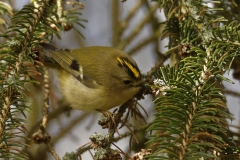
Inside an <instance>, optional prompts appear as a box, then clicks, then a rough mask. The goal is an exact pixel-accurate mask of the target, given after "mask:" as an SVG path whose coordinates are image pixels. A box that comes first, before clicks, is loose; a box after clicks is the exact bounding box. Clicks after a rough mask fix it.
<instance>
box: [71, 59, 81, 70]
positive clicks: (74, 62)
mask: <svg viewBox="0 0 240 160" xmlns="http://www.w3.org/2000/svg"><path fill="white" fill-rule="evenodd" d="M70 68H72V69H74V70H76V71H79V68H80V67H79V64H78V62H77V61H76V60H72V63H71V65H70Z"/></svg>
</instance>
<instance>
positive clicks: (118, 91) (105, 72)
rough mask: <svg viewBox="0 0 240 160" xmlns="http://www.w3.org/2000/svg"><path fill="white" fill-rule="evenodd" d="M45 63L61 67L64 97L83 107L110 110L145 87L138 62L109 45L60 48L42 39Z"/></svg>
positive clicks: (74, 105)
mask: <svg viewBox="0 0 240 160" xmlns="http://www.w3.org/2000/svg"><path fill="white" fill-rule="evenodd" d="M40 46H41V48H42V49H43V52H44V53H43V54H44V64H46V66H47V67H49V68H55V69H57V70H58V71H59V74H58V81H59V89H60V92H61V94H62V97H63V100H64V101H65V102H66V103H67V104H69V105H70V106H71V107H72V108H75V109H78V110H82V111H93V110H97V111H100V112H104V111H107V110H109V109H111V108H113V107H116V106H119V105H121V104H123V103H125V102H127V101H128V100H129V99H131V98H133V96H134V95H135V94H136V93H138V92H139V90H140V89H141V88H142V86H143V83H142V75H141V72H140V70H139V68H138V65H137V63H136V62H135V61H134V60H133V59H132V58H131V57H130V56H129V55H128V54H127V53H125V52H123V51H121V50H119V49H116V48H112V47H107V46H90V47H83V48H78V49H59V48H57V47H55V46H53V45H51V44H48V43H40Z"/></svg>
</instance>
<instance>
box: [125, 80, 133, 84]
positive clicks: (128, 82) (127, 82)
mask: <svg viewBox="0 0 240 160" xmlns="http://www.w3.org/2000/svg"><path fill="white" fill-rule="evenodd" d="M123 83H124V84H130V83H132V81H131V80H125V81H123Z"/></svg>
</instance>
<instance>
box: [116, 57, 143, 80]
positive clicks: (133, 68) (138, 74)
mask: <svg viewBox="0 0 240 160" xmlns="http://www.w3.org/2000/svg"><path fill="white" fill-rule="evenodd" d="M117 60H118V62H119V63H121V64H122V65H123V64H125V65H126V66H127V67H128V69H130V70H131V71H132V73H133V74H134V76H135V77H136V78H138V77H139V76H140V73H139V71H138V69H137V68H135V67H133V66H132V65H131V64H130V63H129V62H128V61H126V60H124V59H121V58H120V57H117Z"/></svg>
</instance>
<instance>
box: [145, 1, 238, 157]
mask: <svg viewBox="0 0 240 160" xmlns="http://www.w3.org/2000/svg"><path fill="white" fill-rule="evenodd" d="M218 2H219V3H220V1H203V0H196V1H184V0H181V1H176V0H175V1H172V0H165V1H161V0H160V1H158V3H159V6H160V8H164V11H165V14H166V17H167V21H166V28H165V31H164V34H163V38H165V37H168V38H169V45H168V47H169V48H170V49H169V51H168V52H167V54H171V55H175V57H176V64H175V65H174V66H173V67H169V66H167V67H161V68H160V69H159V70H157V71H156V72H155V73H154V77H155V81H154V85H153V86H152V88H153V89H154V90H155V91H156V93H157V94H156V98H155V100H154V102H155V105H156V110H157V114H156V115H155V119H154V120H153V124H152V125H151V126H150V128H149V130H151V131H155V132H154V134H153V135H152V138H151V140H150V141H149V143H151V144H153V145H156V147H157V150H156V151H155V153H154V154H153V155H152V156H149V157H151V158H152V159H164V160H166V159H171V160H172V159H179V160H190V159H201V158H202V159H224V158H225V156H226V155H228V159H229V158H233V159H234V158H238V154H239V152H238V151H237V150H238V149H236V148H235V147H237V146H234V144H232V145H233V146H231V145H230V147H229V143H231V142H229V141H228V138H230V137H231V136H230V134H228V133H229V124H228V122H227V119H229V120H231V119H232V117H231V114H230V113H229V110H228V107H227V106H226V99H225V96H224V95H223V84H222V81H223V80H225V81H228V82H231V81H230V80H228V79H227V78H226V77H224V76H223V73H225V72H226V70H228V69H229V68H230V67H231V64H232V62H233V60H234V58H235V57H239V45H238V44H239V37H240V34H239V24H238V23H236V22H234V21H233V22H230V23H229V24H228V25H225V24H226V21H227V20H226V19H225V18H224V17H222V16H221V15H218V14H215V12H218V13H219V12H220V11H221V10H222V9H221V8H214V7H213V8H210V7H208V5H209V3H211V4H213V5H214V4H215V3H218ZM226 146H228V147H229V148H231V147H232V148H235V151H237V152H234V153H233V152H227V151H226V149H225V148H226Z"/></svg>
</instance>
